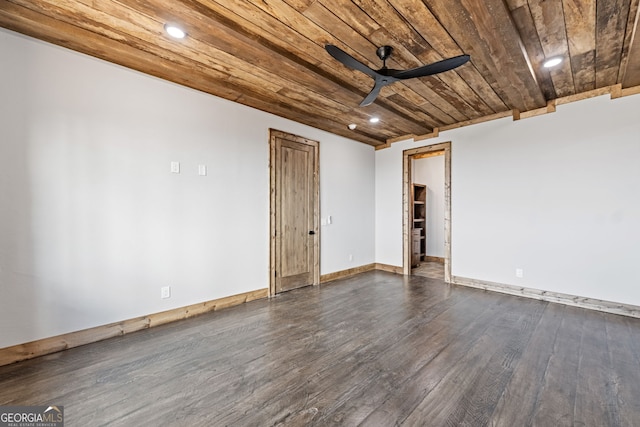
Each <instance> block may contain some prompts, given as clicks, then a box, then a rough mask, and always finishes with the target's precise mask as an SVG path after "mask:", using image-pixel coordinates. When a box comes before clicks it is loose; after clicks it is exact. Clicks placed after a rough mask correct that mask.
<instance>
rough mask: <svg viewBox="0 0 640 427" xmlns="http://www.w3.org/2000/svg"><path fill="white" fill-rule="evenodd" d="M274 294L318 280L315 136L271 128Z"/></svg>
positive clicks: (312, 283) (271, 288) (272, 284)
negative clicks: (305, 135) (291, 133)
mask: <svg viewBox="0 0 640 427" xmlns="http://www.w3.org/2000/svg"><path fill="white" fill-rule="evenodd" d="M270 141H271V142H270V144H271V167H270V170H271V186H272V188H271V238H272V245H271V252H272V253H271V269H272V276H271V277H272V278H273V281H272V283H271V286H270V290H271V293H272V294H275V293H280V292H283V291H288V290H291V289H295V288H300V287H302V286H307V285H314V284H318V283H319V279H320V263H319V235H318V226H317V224H318V216H319V185H318V142H316V141H311V140H308V139H306V138H302V137H299V136H295V135H290V134H286V133H284V132H279V131H275V130H271V138H270Z"/></svg>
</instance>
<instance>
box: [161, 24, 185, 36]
mask: <svg viewBox="0 0 640 427" xmlns="http://www.w3.org/2000/svg"><path fill="white" fill-rule="evenodd" d="M164 30H165V31H166V32H167V34H169V35H170V36H171V37H173V38H176V39H183V38H184V37H185V36H186V35H187V33H185V32H184V30H183V29H182V28H180V27H177V26H176V25H174V24H165V26H164Z"/></svg>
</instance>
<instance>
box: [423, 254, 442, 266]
mask: <svg viewBox="0 0 640 427" xmlns="http://www.w3.org/2000/svg"><path fill="white" fill-rule="evenodd" d="M424 260H425V261H426V262H437V263H440V264H444V258H442V257H439V256H428V255H427V256H425V257H424Z"/></svg>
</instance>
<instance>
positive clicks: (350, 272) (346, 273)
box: [320, 264, 375, 283]
mask: <svg viewBox="0 0 640 427" xmlns="http://www.w3.org/2000/svg"><path fill="white" fill-rule="evenodd" d="M374 269H375V264H365V265H361V266H360V267H354V268H349V269H347V270H341V271H336V272H334V273H329V274H323V275H322V276H320V283H327V282H331V281H332V280H338V279H343V278H345V277H350V276H354V275H356V274H359V273H364V272H365V271H371V270H374Z"/></svg>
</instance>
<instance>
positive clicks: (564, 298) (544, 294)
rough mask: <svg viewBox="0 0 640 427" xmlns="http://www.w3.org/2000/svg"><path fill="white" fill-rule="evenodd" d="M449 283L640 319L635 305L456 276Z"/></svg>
mask: <svg viewBox="0 0 640 427" xmlns="http://www.w3.org/2000/svg"><path fill="white" fill-rule="evenodd" d="M451 283H453V284H456V285H460V286H468V287H471V288H478V289H484V290H486V291H494V292H501V293H503V294H509V295H517V296H521V297H526V298H533V299H537V300H541V301H548V302H554V303H559V304H564V305H571V306H574V307H581V308H587V309H589V310H596V311H602V312H605V313H613V314H619V315H622V316H628V317H636V318H640V306H637V305H631V304H622V303H617V302H611V301H603V300H599V299H594V298H586V297H579V296H575V295H569V294H563V293H559V292H551V291H543V290H540V289H533V288H525V287H522V286H514V285H505V284H502V283H495V282H489V281H485V280H477V279H468V278H466V277H458V276H454V277H452V280H451Z"/></svg>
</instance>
